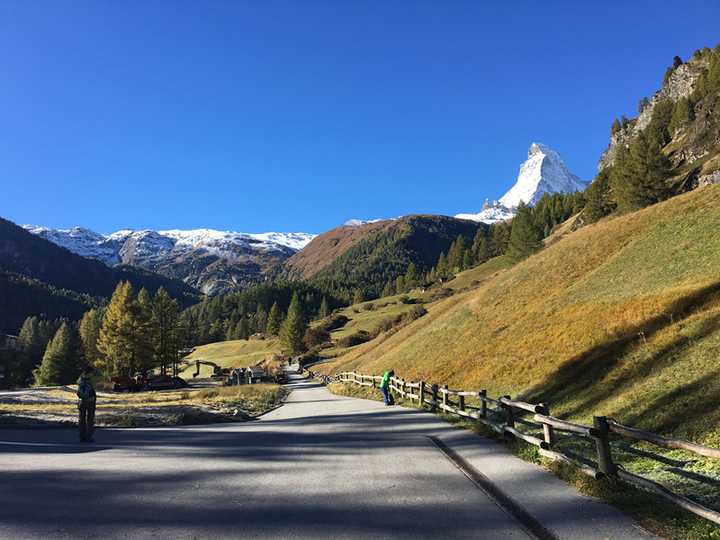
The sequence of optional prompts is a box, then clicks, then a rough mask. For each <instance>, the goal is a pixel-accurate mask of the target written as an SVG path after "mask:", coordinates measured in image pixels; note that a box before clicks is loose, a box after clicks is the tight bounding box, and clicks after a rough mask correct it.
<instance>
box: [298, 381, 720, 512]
mask: <svg viewBox="0 0 720 540" xmlns="http://www.w3.org/2000/svg"><path fill="white" fill-rule="evenodd" d="M309 374H310V376H311V377H313V378H317V379H319V380H321V381H322V382H323V383H324V384H330V383H332V382H338V381H339V382H344V383H351V384H357V385H362V386H369V387H379V386H380V381H381V380H382V377H381V376H379V375H363V374H359V373H356V372H354V371H346V372H342V373H339V374H338V375H337V376H334V377H333V376H329V375H322V374H316V373H314V372H312V371H310V372H309ZM389 388H390V391H392V392H393V393H395V394H396V395H398V396H401V397H403V398H405V399H408V400H409V401H410V402H411V403H416V404H417V405H418V406H419V407H420V408H423V407H424V406H426V405H427V406H429V407H430V410H431V411H438V410H440V411H443V412H445V413H448V414H451V415H455V416H460V417H463V418H469V419H472V420H476V421H478V422H479V423H482V424H483V425H485V426H487V427H489V428H490V429H492V430H493V431H495V432H496V433H498V434H501V435H504V436H507V437H514V438H518V439H521V440H523V441H525V442H527V443H529V444H532V445H534V446H536V447H537V448H538V451H539V453H540V455H542V456H543V457H545V458H547V459H551V460H554V461H562V462H565V463H570V464H573V465H574V466H576V467H577V468H578V470H580V471H581V472H583V473H584V474H586V475H588V476H590V477H592V478H595V479H600V478H603V477H606V476H607V477H613V478H617V479H619V480H622V481H624V482H627V483H629V484H632V485H634V486H636V487H639V488H642V489H645V490H648V491H651V492H653V493H656V494H658V495H660V496H661V497H664V498H665V499H667V500H669V501H671V502H673V503H674V504H677V505H678V506H681V507H682V508H684V509H685V510H688V511H689V512H692V513H693V514H696V515H698V516H700V517H703V518H705V519H707V520H709V521H711V522H713V523H715V524H717V525H720V512H717V511H715V510H712V509H710V508H707V507H705V506H703V505H701V504H699V503H697V502H695V501H692V500H690V499H688V498H687V497H683V496H682V495H678V494H676V493H673V492H672V491H670V490H669V489H667V488H666V487H664V486H662V485H661V484H658V483H657V482H654V481H653V480H650V479H648V478H643V477H642V476H638V475H636V474H633V473H630V472H628V471H626V470H624V469H623V468H621V467H619V466H617V465H616V464H615V463H614V461H613V457H612V447H611V445H610V439H611V437H612V436H615V437H620V438H625V439H633V440H637V441H644V442H648V443H651V444H655V445H657V446H660V447H663V448H669V449H680V450H684V451H686V452H691V453H694V454H697V455H699V456H704V457H708V458H714V459H720V449H718V448H711V447H708V446H703V445H700V444H696V443H692V442H688V441H683V440H680V439H673V438H669V437H664V436H662V435H658V434H656V433H650V432H647V431H642V430H640V429H637V428H634V427H630V426H625V425H623V424H621V423H619V422H617V421H616V420H613V419H611V418H606V417H604V416H595V417H593V425H592V426H585V425H583V424H578V423H575V422H569V421H567V420H563V419H561V418H556V417H554V416H551V415H550V409H549V407H548V405H547V404H545V403H527V402H525V401H519V400H514V399H511V398H510V396H502V397H499V398H497V399H494V398H491V397H488V395H487V391H486V390H478V391H475V390H473V391H466V390H453V389H450V388H448V387H447V385H444V386H439V385H437V384H429V383H427V382H425V381H417V382H408V381H406V380H405V379H402V378H400V377H391V378H390V386H389ZM411 390H412V391H411ZM466 398H471V399H474V400H477V403H478V405H477V406H475V405H469V404H467V403H466ZM453 400H454V401H453ZM528 413H530V414H531V415H532V416H530V417H529V418H525V417H524V416H523V415H526V414H528ZM493 416H494V418H493ZM518 424H521V425H524V426H538V427H542V430H543V436H542V438H540V437H536V436H535V435H532V434H530V433H525V432H523V431H521V430H520V429H518ZM555 431H561V432H565V433H568V434H570V435H571V436H579V437H583V438H586V439H589V440H591V441H593V442H594V443H595V451H596V454H597V458H596V462H595V463H594V464H593V465H594V466H591V465H590V463H591V462H589V461H588V460H586V459H584V458H578V457H577V456H573V455H570V452H567V453H564V452H562V451H560V449H558V448H555V444H556V440H555V439H556V436H555ZM579 459H582V460H583V461H586V463H584V462H581V461H579Z"/></svg>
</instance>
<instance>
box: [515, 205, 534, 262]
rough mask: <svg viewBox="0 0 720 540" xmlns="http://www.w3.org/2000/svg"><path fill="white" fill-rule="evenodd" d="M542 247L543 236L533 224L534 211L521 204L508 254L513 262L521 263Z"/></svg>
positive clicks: (516, 215)
mask: <svg viewBox="0 0 720 540" xmlns="http://www.w3.org/2000/svg"><path fill="white" fill-rule="evenodd" d="M541 247H542V241H541V235H540V232H539V231H538V230H537V228H536V226H535V223H534V222H533V216H532V210H531V209H530V207H528V206H527V205H525V204H524V203H520V205H519V206H518V208H517V212H516V214H515V217H514V218H513V220H512V229H511V231H510V241H509V243H508V250H507V254H508V256H509V257H510V258H511V259H512V260H514V261H520V260H522V259H524V258H526V257H528V256H530V255H531V254H532V253H534V252H536V251H538V250H539V249H540V248H541Z"/></svg>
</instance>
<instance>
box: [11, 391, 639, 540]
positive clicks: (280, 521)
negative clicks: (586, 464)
mask: <svg viewBox="0 0 720 540" xmlns="http://www.w3.org/2000/svg"><path fill="white" fill-rule="evenodd" d="M291 386H292V387H293V392H292V394H291V395H290V397H289V399H288V402H287V403H286V404H285V405H284V406H283V407H281V408H279V409H276V410H275V411H273V412H271V413H269V414H267V415H265V416H264V417H263V418H262V419H261V420H259V421H256V422H249V423H244V424H222V425H213V426H197V427H195V426H188V427H180V428H159V429H133V430H128V429H103V430H101V431H99V432H98V433H97V436H96V442H95V443H94V444H93V445H81V444H78V443H76V442H75V433H74V431H72V430H67V429H65V430H54V429H53V430H0V501H2V502H1V503H0V538H13V539H15V538H148V537H151V538H173V539H176V538H217V537H234V538H387V537H397V538H422V537H437V538H475V539H478V538H481V539H483V538H485V539H495V538H497V539H506V538H508V539H509V538H512V539H527V538H533V537H534V536H533V535H532V532H527V528H523V526H521V524H520V522H519V521H518V520H517V519H516V518H515V517H513V516H512V515H510V513H508V511H507V510H506V509H503V508H501V507H500V506H499V505H498V504H497V503H496V502H494V501H493V500H491V498H490V497H489V496H488V495H486V493H485V492H483V491H482V490H481V489H479V488H478V486H477V485H476V484H475V483H473V482H472V481H471V480H470V479H469V478H468V477H467V476H466V475H464V474H463V472H461V471H460V470H459V469H458V468H457V467H456V465H455V464H453V462H451V461H450V460H449V459H448V458H447V457H446V455H445V454H444V453H443V452H442V451H441V450H440V449H439V448H438V446H436V444H434V443H433V442H432V440H431V439H429V438H428V437H429V436H434V437H437V438H438V439H440V440H441V441H444V442H445V443H446V444H447V445H449V446H450V447H452V448H453V449H454V451H457V453H458V454H459V455H461V456H462V457H463V458H465V459H467V461H468V463H470V464H471V465H473V466H477V467H478V469H479V470H480V472H482V473H483V474H485V475H486V476H487V478H488V479H490V480H491V481H494V482H496V484H497V485H498V486H500V487H501V488H502V489H503V490H504V492H505V494H506V495H509V496H511V497H512V498H513V499H515V501H517V502H518V503H520V504H521V506H523V507H524V508H525V510H526V511H527V512H529V513H530V514H532V515H533V516H535V517H536V518H537V519H538V520H539V521H540V523H542V525H543V526H545V527H546V528H547V529H548V530H549V531H551V533H552V534H554V535H556V536H557V537H559V538H573V539H575V538H648V536H646V535H645V534H643V532H642V531H640V530H639V529H637V528H636V527H634V525H633V524H632V522H631V521H630V520H628V519H627V518H625V517H624V516H622V515H620V514H619V513H618V512H616V511H615V510H613V509H611V508H609V507H607V506H605V505H602V504H599V503H596V502H594V501H592V500H590V499H587V498H585V497H581V496H579V495H577V494H576V493H575V492H574V491H573V490H572V489H570V488H569V487H567V486H566V485H565V484H564V483H562V482H560V481H559V480H557V479H555V478H554V477H552V476H551V475H549V474H547V473H545V472H544V471H542V470H540V469H538V468H536V467H534V466H532V465H528V464H526V463H524V462H521V461H520V460H517V459H515V458H513V457H512V456H510V455H508V454H507V452H506V451H505V450H504V448H503V447H502V446H501V445H499V444H497V443H493V442H490V441H485V440H483V439H480V438H478V437H475V436H473V435H471V434H468V433H467V432H460V431H458V430H455V429H453V428H451V427H450V426H448V425H447V424H445V423H444V422H442V421H440V420H438V419H437V418H436V417H434V416H433V415H431V414H428V413H421V412H418V411H412V410H407V409H402V408H400V407H388V408H386V407H384V406H383V405H382V404H381V403H376V402H371V401H365V400H357V399H350V398H343V397H338V396H334V395H332V394H330V393H329V392H327V390H325V389H324V388H323V387H321V386H319V385H317V384H314V383H309V382H306V381H301V380H298V379H295V380H293V381H292V383H291Z"/></svg>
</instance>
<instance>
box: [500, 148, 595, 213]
mask: <svg viewBox="0 0 720 540" xmlns="http://www.w3.org/2000/svg"><path fill="white" fill-rule="evenodd" d="M584 189H585V184H584V183H583V182H582V181H581V180H580V178H578V177H577V176H575V175H574V174H572V173H571V172H570V171H569V170H568V168H567V166H566V165H565V163H564V162H563V160H562V158H561V157H560V154H558V153H557V152H556V151H555V150H553V149H551V148H550V147H548V146H545V145H544V144H541V143H532V144H531V145H530V149H529V150H528V157H527V160H526V161H525V162H524V163H523V164H522V165H521V166H520V173H519V174H518V177H517V180H516V181H515V185H514V186H513V187H511V188H510V191H508V192H507V193H506V194H505V195H503V196H502V197H501V198H500V204H502V205H503V206H505V207H506V208H511V209H512V208H517V207H518V206H519V205H520V203H521V202H524V203H525V204H529V205H533V204H535V203H536V202H538V201H539V200H540V198H541V197H542V196H543V195H544V194H545V193H550V194H552V193H573V192H575V191H582V190H584Z"/></svg>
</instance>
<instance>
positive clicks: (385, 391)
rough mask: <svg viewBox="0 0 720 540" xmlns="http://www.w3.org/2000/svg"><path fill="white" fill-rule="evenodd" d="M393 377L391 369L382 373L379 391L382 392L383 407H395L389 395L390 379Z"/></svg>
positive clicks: (393, 373)
mask: <svg viewBox="0 0 720 540" xmlns="http://www.w3.org/2000/svg"><path fill="white" fill-rule="evenodd" d="M394 376H395V372H394V371H393V370H392V369H391V370H390V371H386V372H385V373H383V376H382V380H381V381H380V391H381V392H382V395H383V401H384V402H385V405H395V401H394V400H393V397H392V394H391V393H390V378H391V377H394Z"/></svg>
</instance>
